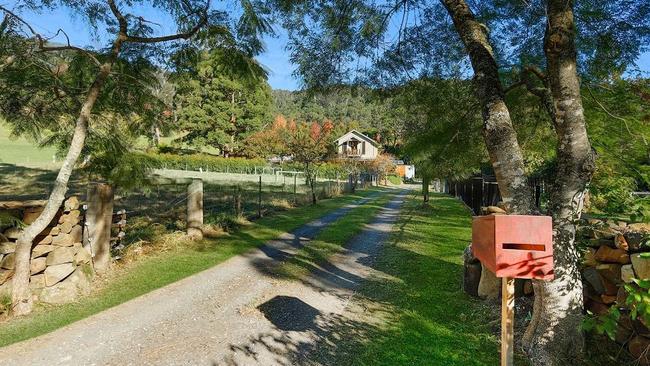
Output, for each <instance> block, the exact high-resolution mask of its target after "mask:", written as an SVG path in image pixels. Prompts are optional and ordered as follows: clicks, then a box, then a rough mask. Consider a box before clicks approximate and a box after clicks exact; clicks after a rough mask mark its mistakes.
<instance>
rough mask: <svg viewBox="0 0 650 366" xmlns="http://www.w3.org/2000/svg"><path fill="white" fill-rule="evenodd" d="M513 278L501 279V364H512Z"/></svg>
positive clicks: (509, 365) (508, 365)
mask: <svg viewBox="0 0 650 366" xmlns="http://www.w3.org/2000/svg"><path fill="white" fill-rule="evenodd" d="M514 324H515V279H514V278H510V277H504V278H502V279H501V366H513V365H514V352H513V350H514V345H513V333H514Z"/></svg>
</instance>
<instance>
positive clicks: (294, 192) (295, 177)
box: [293, 173, 298, 202]
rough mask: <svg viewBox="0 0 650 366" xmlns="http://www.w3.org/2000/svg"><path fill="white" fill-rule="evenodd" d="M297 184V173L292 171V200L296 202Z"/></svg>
mask: <svg viewBox="0 0 650 366" xmlns="http://www.w3.org/2000/svg"><path fill="white" fill-rule="evenodd" d="M297 186H298V173H293V201H294V202H298V197H296V193H297V192H296V188H297Z"/></svg>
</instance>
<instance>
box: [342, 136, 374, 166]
mask: <svg viewBox="0 0 650 366" xmlns="http://www.w3.org/2000/svg"><path fill="white" fill-rule="evenodd" d="M335 142H336V151H337V153H338V155H339V156H342V157H348V158H355V159H359V160H374V159H375V158H376V157H377V155H379V143H378V142H377V141H375V140H373V139H371V138H370V137H368V136H366V135H364V134H362V133H361V132H359V131H357V130H352V131H350V132H348V133H346V134H345V135H343V136H341V137H339V138H338V139H336V141H335Z"/></svg>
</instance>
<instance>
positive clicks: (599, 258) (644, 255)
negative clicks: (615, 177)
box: [463, 206, 650, 365]
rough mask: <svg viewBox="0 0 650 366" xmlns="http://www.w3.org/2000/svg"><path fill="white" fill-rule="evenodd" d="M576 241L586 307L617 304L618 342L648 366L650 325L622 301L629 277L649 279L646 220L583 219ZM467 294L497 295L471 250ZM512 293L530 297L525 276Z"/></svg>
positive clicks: (598, 311)
mask: <svg viewBox="0 0 650 366" xmlns="http://www.w3.org/2000/svg"><path fill="white" fill-rule="evenodd" d="M482 211H483V214H491V215H502V214H505V211H503V210H502V209H501V208H499V207H496V206H490V207H486V208H483V210H482ZM576 245H577V246H578V247H579V248H580V249H581V250H582V251H583V253H584V255H583V263H582V278H583V288H584V306H585V310H586V311H589V312H591V313H593V314H594V315H597V316H598V315H605V314H607V313H608V312H610V309H611V308H612V307H617V308H618V310H619V311H620V314H621V316H620V317H619V319H618V322H617V323H618V324H617V329H616V337H615V338H616V339H615V340H616V342H618V343H619V344H621V345H622V346H623V347H625V348H626V349H627V350H628V351H629V352H630V354H631V355H632V356H633V357H634V358H635V359H636V360H637V362H638V364H640V365H650V329H649V328H648V324H645V323H644V321H643V320H642V319H641V318H640V317H639V318H637V319H632V318H631V317H630V312H631V310H630V309H629V308H628V305H627V304H626V300H627V297H628V293H627V291H626V289H625V284H628V285H630V286H634V287H636V285H635V284H634V281H633V279H643V280H647V279H650V224H647V223H634V224H628V223H626V222H624V221H619V220H611V219H593V218H590V219H583V220H582V222H581V224H580V225H579V227H578V231H577V233H576ZM463 259H464V269H465V271H464V272H465V273H464V281H463V287H464V290H465V292H467V293H468V294H470V295H472V296H478V297H481V298H488V299H489V298H493V299H494V298H498V297H499V296H500V293H499V292H500V282H499V281H498V280H497V279H496V278H495V276H494V274H492V273H491V272H489V271H487V270H485V269H484V268H482V265H481V263H480V262H479V261H478V259H476V258H475V257H474V256H473V254H472V252H471V245H470V246H469V247H468V248H467V249H466V250H465V253H464V256H463ZM516 289H517V291H516V295H517V296H518V297H519V296H527V295H533V293H532V292H533V290H532V285H531V283H530V281H529V280H518V282H517V286H516Z"/></svg>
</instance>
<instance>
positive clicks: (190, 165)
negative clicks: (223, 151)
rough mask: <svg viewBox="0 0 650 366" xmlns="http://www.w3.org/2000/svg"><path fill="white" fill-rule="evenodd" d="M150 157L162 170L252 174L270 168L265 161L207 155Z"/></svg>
mask: <svg viewBox="0 0 650 366" xmlns="http://www.w3.org/2000/svg"><path fill="white" fill-rule="evenodd" d="M148 156H149V157H150V158H151V160H152V165H153V166H154V167H155V168H161V169H188V170H199V169H203V170H209V171H213V172H229V173H242V174H252V173H255V172H256V171H258V170H259V169H260V168H264V167H267V166H268V163H267V162H266V160H264V159H246V158H224V157H220V156H212V155H207V154H192V155H176V154H167V153H162V154H155V153H150V154H148Z"/></svg>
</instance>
